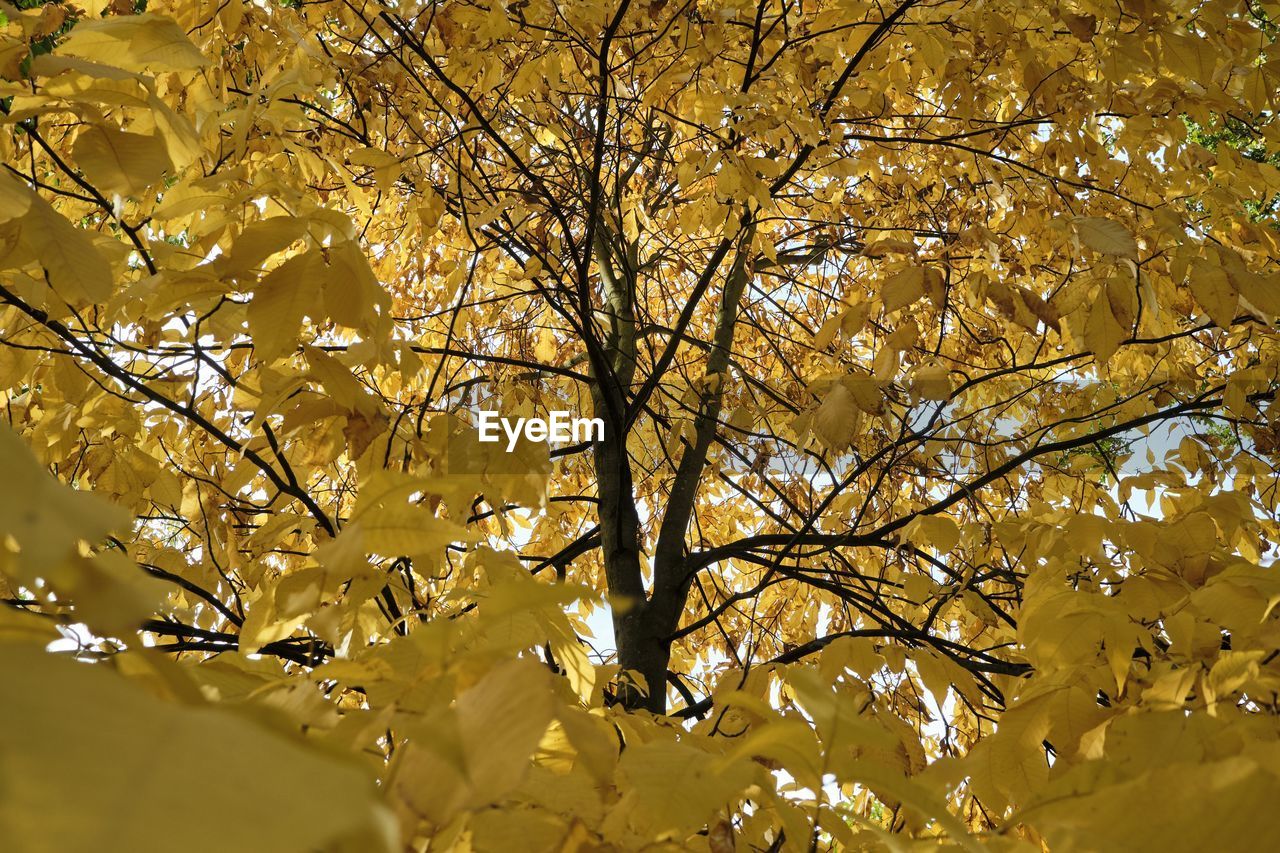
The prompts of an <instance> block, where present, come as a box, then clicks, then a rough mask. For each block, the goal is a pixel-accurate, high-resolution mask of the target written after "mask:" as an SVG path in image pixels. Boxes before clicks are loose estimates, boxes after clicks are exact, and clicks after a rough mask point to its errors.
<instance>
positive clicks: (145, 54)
mask: <svg viewBox="0 0 1280 853" xmlns="http://www.w3.org/2000/svg"><path fill="white" fill-rule="evenodd" d="M58 53H60V54H66V55H69V56H79V57H81V58H83V59H91V60H94V61H96V62H102V63H104V64H106V65H111V66H115V67H118V68H124V69H127V70H129V71H153V72H159V71H194V70H196V69H198V68H203V67H204V66H205V65H206V64H208V61H207V60H206V59H205V57H204V55H203V54H202V53H200V50H199V48H197V47H196V46H195V45H194V44H192V43H191V40H190V39H188V38H187V35H186V33H184V32H183V31H182V28H181V27H179V26H178V24H177V22H176V21H174V20H172V19H170V18H164V17H160V16H158V15H153V14H150V13H147V14H142V15H113V16H111V17H109V18H98V19H92V18H89V19H83V20H80V21H77V22H76V25H75V27H74V28H72V30H71V32H70V33H68V35H67V38H66V40H65V41H63V42H62V44H60V45H59V46H58Z"/></svg>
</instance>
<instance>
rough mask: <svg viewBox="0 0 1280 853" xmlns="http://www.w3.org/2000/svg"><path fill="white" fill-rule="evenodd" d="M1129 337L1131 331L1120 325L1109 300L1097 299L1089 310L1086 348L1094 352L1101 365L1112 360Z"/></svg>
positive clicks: (1085, 332) (1085, 340) (1086, 324)
mask: <svg viewBox="0 0 1280 853" xmlns="http://www.w3.org/2000/svg"><path fill="white" fill-rule="evenodd" d="M1128 336H1129V330H1128V329H1126V328H1125V327H1124V326H1122V325H1120V321H1119V320H1117V319H1116V316H1115V314H1114V313H1112V310H1111V301H1110V300H1109V299H1097V300H1095V301H1094V303H1093V305H1092V306H1090V308H1089V319H1088V321H1087V322H1086V323H1085V327H1084V343H1085V346H1086V347H1088V348H1089V350H1090V351H1091V352H1093V354H1094V356H1095V357H1096V358H1097V359H1098V363H1099V364H1105V363H1106V362H1107V361H1109V360H1110V358H1111V356H1112V355H1114V354H1115V351H1116V350H1117V349H1119V348H1120V344H1121V343H1123V342H1124V340H1125V339H1126V338H1127V337H1128Z"/></svg>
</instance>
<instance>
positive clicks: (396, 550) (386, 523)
mask: <svg viewBox="0 0 1280 853" xmlns="http://www.w3.org/2000/svg"><path fill="white" fill-rule="evenodd" d="M357 532H358V535H359V536H360V537H361V539H362V541H363V543H364V548H365V550H367V551H372V552H374V553H377V554H382V555H383V556H387V557H396V556H400V555H405V554H431V553H435V552H437V551H442V550H444V548H446V547H447V546H449V545H451V544H453V543H454V542H475V541H477V540H478V539H479V538H480V537H479V535H478V534H476V533H473V532H472V531H470V530H467V529H466V528H463V527H459V526H458V525H456V524H454V523H453V522H452V521H446V520H445V519H443V518H436V517H435V516H434V515H432V514H431V512H430V511H428V510H427V509H425V508H423V507H416V506H402V507H377V508H375V509H371V510H369V511H368V512H366V513H364V514H362V515H361V516H360V518H359V520H358V521H356V522H355V524H354V525H352V526H351V527H349V528H348V529H347V530H346V531H344V533H343V534H342V535H344V536H345V535H356V534H357ZM339 538H341V537H339Z"/></svg>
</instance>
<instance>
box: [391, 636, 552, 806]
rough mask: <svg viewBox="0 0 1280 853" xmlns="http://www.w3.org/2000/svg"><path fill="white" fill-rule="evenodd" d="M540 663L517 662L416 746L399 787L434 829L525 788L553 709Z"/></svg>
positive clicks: (472, 693) (498, 670) (467, 697)
mask: <svg viewBox="0 0 1280 853" xmlns="http://www.w3.org/2000/svg"><path fill="white" fill-rule="evenodd" d="M548 680H549V676H548V673H547V671H546V669H544V668H543V667H542V666H541V665H540V664H537V663H534V662H533V661H529V660H513V661H508V662H506V663H504V664H501V665H499V666H497V667H495V668H494V669H493V670H491V671H490V672H489V673H488V674H487V675H485V677H484V678H483V679H481V680H480V682H479V683H477V684H476V685H475V686H474V687H471V688H470V689H468V690H466V691H465V692H464V693H462V695H461V696H459V697H458V701H457V703H456V706H455V707H454V708H452V709H449V710H448V711H447V712H446V714H445V715H444V717H443V718H442V719H440V720H438V721H436V722H435V723H434V725H433V726H432V728H433V729H434V737H433V736H432V732H425V733H424V734H426V735H427V736H425V737H421V738H417V739H415V740H413V741H411V742H410V743H409V745H408V747H407V748H406V750H405V754H404V756H403V757H402V758H401V764H400V767H399V769H398V771H397V772H396V775H395V778H394V782H393V783H392V788H393V790H394V792H395V794H396V795H397V796H398V797H399V798H400V799H401V800H403V801H404V802H405V804H406V805H408V806H409V808H411V809H412V810H413V811H415V812H416V813H418V814H420V815H422V816H424V817H426V818H428V819H430V820H431V821H433V822H435V823H444V822H446V821H448V820H449V819H450V818H451V817H452V816H453V815H454V814H456V813H457V812H458V811H459V810H460V809H463V808H471V809H476V808H480V807H483V806H485V805H487V804H489V803H493V802H497V801H499V800H501V799H502V798H503V797H504V796H506V795H507V794H508V793H509V792H510V791H511V790H512V789H514V788H515V787H516V786H517V785H519V784H520V781H521V779H523V778H524V776H525V774H526V773H527V772H528V769H529V758H530V756H531V755H532V754H533V751H534V749H536V748H537V746H538V743H539V741H541V740H542V737H543V735H544V734H545V733H546V731H547V726H548V725H550V723H551V720H552V716H553V711H554V706H553V704H552V699H551V696H552V694H551V686H550V684H549V683H548Z"/></svg>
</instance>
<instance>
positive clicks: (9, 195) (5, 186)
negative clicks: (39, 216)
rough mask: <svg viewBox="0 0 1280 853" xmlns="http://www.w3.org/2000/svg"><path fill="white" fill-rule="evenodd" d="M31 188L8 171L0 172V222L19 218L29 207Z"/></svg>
mask: <svg viewBox="0 0 1280 853" xmlns="http://www.w3.org/2000/svg"><path fill="white" fill-rule="evenodd" d="M31 196H32V192H31V188H30V187H28V186H27V185H26V184H24V183H22V182H21V181H19V180H18V179H17V178H14V177H13V176H12V175H10V174H9V173H8V172H0V222H8V221H10V220H12V219H19V218H21V217H23V216H25V215H26V213H27V211H28V210H30V209H31Z"/></svg>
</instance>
